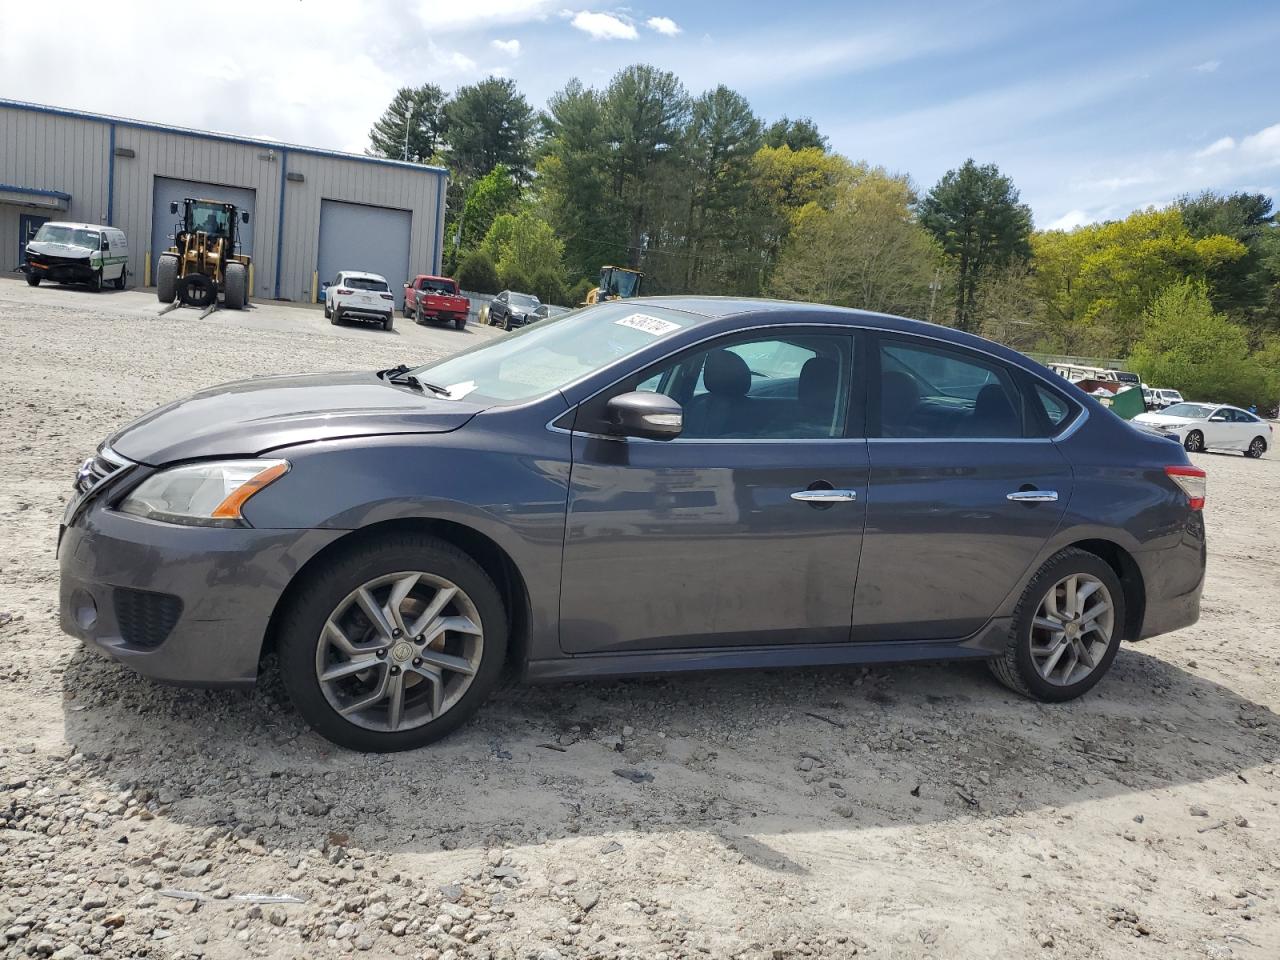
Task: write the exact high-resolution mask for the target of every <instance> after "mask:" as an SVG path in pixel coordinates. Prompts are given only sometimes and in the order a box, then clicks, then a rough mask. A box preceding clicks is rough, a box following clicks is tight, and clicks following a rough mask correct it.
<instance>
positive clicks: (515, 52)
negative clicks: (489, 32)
mask: <svg viewBox="0 0 1280 960" xmlns="http://www.w3.org/2000/svg"><path fill="white" fill-rule="evenodd" d="M493 49H495V50H497V51H498V52H499V53H505V54H506V55H507V56H509V57H518V56H520V41H519V40H494V41H493Z"/></svg>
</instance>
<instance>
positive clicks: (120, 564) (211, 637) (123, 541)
mask: <svg viewBox="0 0 1280 960" xmlns="http://www.w3.org/2000/svg"><path fill="white" fill-rule="evenodd" d="M340 536H342V531H338V530H258V529H253V528H249V527H241V528H234V529H223V528H213V527H180V526H174V525H172V524H166V523H157V522H154V521H150V520H143V519H139V518H136V517H130V516H128V515H126V514H120V513H117V512H115V511H113V510H111V509H109V508H107V507H106V506H105V505H103V504H102V503H92V504H91V505H90V506H89V507H88V508H87V509H85V510H84V511H83V512H82V513H81V514H80V516H79V517H78V518H76V520H75V522H74V524H73V525H72V526H69V527H65V528H63V529H62V530H61V532H60V536H59V544H58V564H59V567H60V570H61V584H60V589H59V603H58V607H59V617H60V620H61V625H62V629H63V630H64V631H66V632H67V633H69V634H71V636H73V637H78V638H79V639H81V640H83V641H84V642H85V644H86V645H87V646H89V647H91V648H93V649H94V650H96V651H97V652H98V653H101V654H103V655H105V656H108V657H111V658H112V659H115V660H118V661H120V662H121V663H123V664H124V665H125V666H127V667H129V668H130V669H132V670H135V671H137V672H138V673H140V674H142V675H144V676H147V677H151V678H153V679H155V680H160V681H164V682H167V683H176V684H181V685H184V686H201V687H226V686H247V685H250V684H252V683H253V682H254V681H255V680H256V679H257V674H258V658H259V656H260V654H261V651H262V644H263V640H264V638H265V636H266V631H267V626H268V624H269V622H270V619H271V614H272V612H273V611H274V610H275V606H276V603H277V601H278V600H279V598H280V595H281V594H282V593H283V591H284V589H285V587H286V586H288V584H289V581H290V580H291V579H292V578H293V576H294V575H295V574H296V573H297V571H298V570H299V569H300V568H301V567H302V565H303V564H305V563H306V562H307V561H308V560H310V559H311V558H312V557H313V556H315V555H316V553H318V552H319V551H320V550H321V549H323V548H324V547H325V546H326V545H328V544H329V543H331V542H333V541H334V540H336V539H337V538H338V537H340Z"/></svg>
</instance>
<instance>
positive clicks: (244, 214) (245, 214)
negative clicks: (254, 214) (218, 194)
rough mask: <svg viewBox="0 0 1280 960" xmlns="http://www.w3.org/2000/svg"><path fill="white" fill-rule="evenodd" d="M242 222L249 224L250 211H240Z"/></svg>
mask: <svg viewBox="0 0 1280 960" xmlns="http://www.w3.org/2000/svg"><path fill="white" fill-rule="evenodd" d="M240 222H241V223H248V222H249V211H248V210H241V211H240Z"/></svg>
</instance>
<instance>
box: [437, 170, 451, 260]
mask: <svg viewBox="0 0 1280 960" xmlns="http://www.w3.org/2000/svg"><path fill="white" fill-rule="evenodd" d="M448 193H449V178H448V177H445V178H444V179H443V180H441V181H440V202H439V204H438V205H437V207H436V226H437V227H439V228H440V232H439V233H437V234H436V265H435V274H436V276H437V277H438V276H440V275H441V271H442V270H444V242H445V236H444V232H445V222H444V201H445V196H446V195H447V194H448Z"/></svg>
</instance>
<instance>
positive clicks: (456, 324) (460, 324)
mask: <svg viewBox="0 0 1280 960" xmlns="http://www.w3.org/2000/svg"><path fill="white" fill-rule="evenodd" d="M466 325H467V318H466V317H458V318H456V319H455V320H454V321H453V328H454V329H455V330H462V329H464V328H465V327H466Z"/></svg>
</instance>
